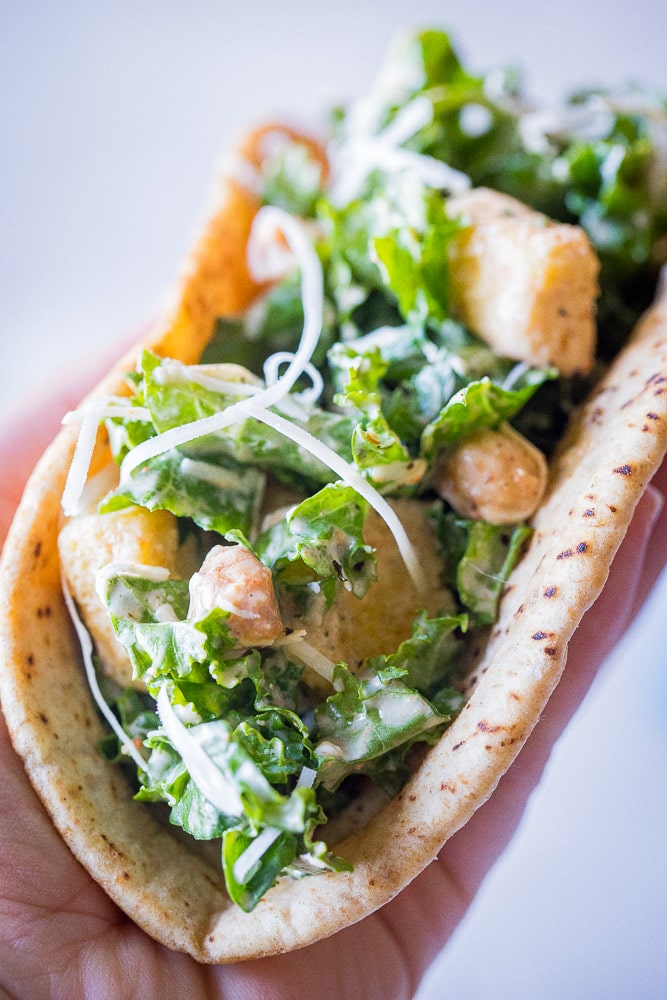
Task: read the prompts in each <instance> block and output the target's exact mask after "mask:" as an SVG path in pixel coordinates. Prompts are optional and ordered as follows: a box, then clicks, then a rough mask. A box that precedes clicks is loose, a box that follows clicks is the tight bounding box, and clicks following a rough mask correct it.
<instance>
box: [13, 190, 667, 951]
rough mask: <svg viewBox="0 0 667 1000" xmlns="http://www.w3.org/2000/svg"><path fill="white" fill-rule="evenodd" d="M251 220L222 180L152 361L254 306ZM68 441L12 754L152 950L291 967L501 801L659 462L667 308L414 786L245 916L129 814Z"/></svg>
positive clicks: (38, 496)
mask: <svg viewBox="0 0 667 1000" xmlns="http://www.w3.org/2000/svg"><path fill="white" fill-rule="evenodd" d="M255 209H256V202H255V200H254V198H253V197H252V196H251V195H249V194H248V193H247V192H246V191H244V189H243V188H242V187H240V186H239V185H238V184H236V183H235V182H233V181H229V180H228V181H226V182H225V183H224V185H223V191H222V193H221V200H220V207H218V209H217V210H216V211H215V212H214V214H213V215H212V217H211V221H210V222H209V224H208V225H207V227H206V229H205V232H204V235H203V237H202V239H201V241H200V242H199V245H198V246H197V248H196V251H195V253H194V256H193V258H192V261H191V264H190V267H189V270H188V272H187V273H186V275H185V276H184V278H183V280H182V282H181V286H180V290H179V295H178V299H177V303H176V306H175V308H174V309H173V310H172V313H171V316H170V318H169V320H168V321H167V322H166V323H165V324H164V325H163V327H162V328H161V330H159V331H157V332H156V333H155V334H154V335H153V336H152V337H151V338H150V340H149V344H150V346H151V347H152V348H153V349H156V350H158V351H159V352H160V353H164V354H167V355H170V356H173V357H176V358H179V359H181V360H183V361H185V362H191V361H194V360H195V359H197V358H198V356H199V354H200V352H201V350H202V349H203V347H204V345H205V343H206V340H207V337H208V335H209V332H210V330H211V329H212V324H213V320H214V318H215V317H216V316H217V315H219V314H225V313H233V312H235V311H237V310H239V309H241V308H243V307H244V306H245V305H247V304H248V302H249V301H250V300H251V299H252V297H253V295H254V294H255V293H256V291H257V289H256V287H255V286H254V284H253V282H252V280H251V279H250V276H249V274H248V272H247V270H246V267H245V263H244V260H245V257H244V247H245V242H246V240H247V236H248V232H249V227H250V223H251V219H252V216H253V213H254V211H255ZM134 359H135V353H134V352H133V353H132V354H131V355H129V356H127V357H125V358H124V359H122V361H121V363H120V364H119V365H118V366H117V367H116V369H115V370H114V371H113V372H112V373H111V374H110V376H109V377H108V378H107V379H105V381H104V382H103V383H102V385H100V386H99V387H98V389H97V390H96V393H97V394H99V393H108V392H110V391H114V392H117V391H118V386H119V384H120V376H121V373H122V372H123V371H126V370H127V368H128V367H129V366H131V365H132V364H133V363H134ZM75 436H76V431H75V429H74V428H71V427H68V428H65V429H64V430H63V431H62V432H61V433H60V434H59V436H58V437H57V438H56V440H55V441H54V443H53V444H52V446H51V447H50V448H49V450H48V451H47V452H46V454H45V455H44V457H43V459H42V460H41V462H40V463H39V465H38V466H37V468H36V470H35V472H34V474H33V476H32V478H31V479H30V482H29V484H28V486H27V488H26V491H25V495H24V497H23V500H22V502H21V505H20V507H19V510H18V512H17V515H16V518H15V521H14V524H13V526H12V529H11V532H10V535H9V537H8V539H7V542H6V545H5V548H4V552H3V556H2V577H1V581H2V582H1V585H0V649H1V656H2V665H1V669H0V694H1V697H2V705H3V709H4V712H5V715H6V717H7V722H8V725H9V728H10V731H11V734H12V739H13V742H14V745H15V747H16V749H17V751H18V753H19V754H20V755H21V756H22V757H23V759H24V761H25V765H26V769H27V771H28V774H29V776H30V779H31V781H32V783H33V785H34V786H35V788H36V790H37V792H38V794H39V795H40V797H41V798H42V801H43V802H44V804H45V806H46V808H47V810H48V811H49V813H50V815H51V817H52V819H53V822H54V824H55V825H56V827H57V828H58V830H59V831H60V833H61V835H62V836H63V838H64V839H65V840H66V842H67V843H68V845H69V846H70V848H71V850H72V851H73V853H74V854H75V856H76V857H77V858H78V859H79V860H80V862H81V863H82V864H83V865H84V866H85V867H86V868H87V869H88V871H89V872H90V873H91V875H92V876H93V878H94V879H96V881H98V882H99V883H100V884H101V885H102V886H103V887H104V888H105V890H106V891H107V893H108V894H109V895H110V896H111V898H112V899H114V900H115V901H116V902H117V903H118V905H119V906H120V907H121V908H122V909H123V910H124V911H125V912H126V913H127V914H128V915H129V916H130V917H131V918H132V919H133V920H134V921H135V922H136V923H137V924H138V925H139V926H141V927H142V928H144V929H145V930H146V931H147V932H148V933H149V934H150V935H151V936H153V937H154V938H156V939H157V940H158V941H161V942H162V943H164V944H165V945H167V946H168V947H170V948H173V949H177V950H181V951H185V952H189V953H190V954H191V955H192V956H194V958H196V959H197V960H199V961H201V962H209V963H219V962H229V961H233V960H237V959H245V958H250V957H258V956H261V955H269V954H272V953H276V952H283V951H287V950H290V949H293V948H298V947H301V946H303V945H306V944H308V943H310V942H313V941H315V940H317V939H319V938H322V937H325V936H327V935H330V934H333V933H334V932H335V931H337V930H339V929H341V928H343V927H344V926H346V925H348V924H351V923H353V922H354V921H356V920H359V919H361V918H362V917H364V916H366V915H367V914H368V913H370V912H371V911H373V910H374V909H376V908H377V907H380V906H382V905H383V904H384V903H386V902H387V901H388V900H389V899H391V898H392V897H393V896H394V895H395V894H396V893H398V892H399V891H400V890H401V889H402V888H404V887H405V886H406V885H407V884H408V883H409V882H410V881H411V880H412V879H413V878H415V876H416V875H418V874H419V872H420V871H422V869H424V868H425V867H426V866H427V865H428V864H429V862H430V861H431V860H432V859H433V858H434V857H435V856H436V854H437V853H438V851H439V850H440V848H441V847H442V845H443V844H444V842H445V841H446V840H447V839H448V838H449V837H450V836H451V835H452V834H453V833H454V832H455V831H456V830H458V829H459V828H460V827H461V826H462V825H463V824H464V823H465V822H466V821H467V820H468V819H469V818H470V816H471V815H472V814H473V812H474V811H475V810H476V809H477V808H478V807H479V806H480V805H481V804H482V803H483V802H484V801H485V800H486V799H487V797H488V796H489V795H490V794H491V793H492V791H493V789H494V788H495V786H496V784H497V783H498V781H499V779H500V777H501V775H502V774H503V773H504V772H505V771H506V770H507V768H508V767H509V766H510V764H511V763H512V761H513V760H514V758H515V757H516V755H517V753H518V752H519V750H520V748H521V746H522V745H523V743H524V742H525V740H526V739H527V737H528V736H529V734H530V731H531V730H532V728H533V727H534V726H535V724H536V723H537V721H538V720H539V717H540V713H541V712H542V710H543V708H544V706H545V704H546V702H547V700H548V698H549V695H550V693H551V692H552V690H553V689H554V687H555V685H556V684H557V682H558V679H559V677H560V675H561V672H562V670H563V668H564V666H565V662H566V657H567V645H568V642H569V640H570V638H571V637H572V635H573V633H574V631H575V629H576V627H577V625H578V623H579V621H580V620H581V617H582V615H583V614H584V612H585V611H586V609H587V608H588V607H590V605H591V604H592V603H593V602H594V601H595V599H596V597H597V596H598V594H599V593H600V591H601V589H602V587H603V585H604V582H605V580H606V577H607V574H608V571H609V567H610V565H611V562H612V560H613V558H614V554H615V552H616V550H617V549H618V546H619V545H620V543H621V540H622V539H623V536H624V534H625V532H626V529H627V527H628V525H629V523H630V520H631V518H632V515H633V511H634V509H635V507H636V504H637V502H638V500H639V498H640V496H641V494H642V491H643V490H644V488H645V487H646V485H647V483H648V482H649V480H650V478H651V476H652V474H653V472H654V471H655V469H656V468H657V466H658V465H659V463H660V461H661V459H662V456H663V454H664V452H665V448H666V447H667V296H665V295H662V296H661V297H660V298H659V299H658V301H657V302H656V304H655V305H654V307H653V308H652V309H651V310H650V312H649V313H648V314H647V316H646V317H645V318H644V320H643V321H642V322H641V323H640V324H639V327H638V329H637V330H636V332H635V334H634V336H633V338H632V340H631V342H630V343H629V345H628V346H627V348H626V349H625V350H624V351H623V353H622V354H621V355H620V356H619V357H618V358H617V360H616V361H615V363H614V365H613V366H612V368H611V369H610V371H609V372H608V374H607V376H606V377H605V378H604V380H603V381H602V382H601V383H600V384H599V386H598V388H597V389H596V391H595V393H594V395H593V396H592V398H591V399H590V400H589V401H588V402H587V404H586V405H585V406H584V407H583V408H582V409H581V410H580V411H579V412H578V413H577V415H576V416H575V419H574V420H573V422H572V424H571V426H570V428H569V431H568V433H567V436H566V439H565V441H564V442H563V444H562V447H561V449H560V451H559V453H558V455H557V456H556V458H555V460H554V462H553V465H552V470H551V478H550V485H549V488H548V492H547V496H546V498H545V501H544V503H543V504H542V506H541V508H540V510H539V511H538V513H537V515H536V517H535V519H534V526H535V534H534V537H533V538H532V541H531V544H530V547H529V549H528V551H527V554H526V555H525V557H524V558H523V560H522V562H521V563H520V565H519V567H518V569H517V570H516V571H515V572H514V574H513V576H512V578H511V584H510V586H508V587H507V588H506V592H505V594H504V597H503V600H502V606H501V614H500V619H499V621H498V623H497V625H496V626H495V628H494V630H493V632H492V635H491V637H490V641H489V643H488V646H487V648H486V649H485V651H484V652H483V654H482V655H481V657H480V660H479V662H478V664H477V666H476V669H475V673H474V677H473V678H472V681H471V697H470V700H469V702H468V704H467V706H466V708H465V709H464V711H463V712H462V713H461V715H460V716H459V717H458V719H457V720H456V721H455V722H454V723H453V724H452V725H451V727H450V728H449V729H448V730H447V731H446V732H445V734H444V735H443V736H442V738H441V739H440V741H439V743H437V744H436V745H435V746H433V747H432V748H431V749H430V750H429V751H428V753H427V754H426V755H425V757H424V760H423V763H422V764H421V765H420V767H419V769H418V770H417V772H416V773H415V774H414V776H413V777H412V778H411V780H410V781H409V783H408V785H407V786H406V787H405V788H404V790H403V791H402V792H401V793H400V794H399V795H398V796H397V797H396V798H395V799H393V800H391V801H389V802H385V803H384V804H382V805H381V807H380V808H379V811H377V810H376V811H375V812H372V810H371V815H370V817H365V818H366V819H367V822H365V824H362V825H359V824H358V823H357V824H356V829H354V830H353V832H351V833H349V835H347V836H346V837H345V839H344V840H343V841H342V842H340V843H339V844H338V845H337V848H336V850H337V853H339V854H340V855H342V856H343V857H345V858H346V859H347V860H349V861H350V862H351V863H352V864H353V866H354V870H353V871H352V872H350V873H337V874H332V873H327V874H323V875H321V876H318V877H317V878H306V879H302V880H300V881H291V880H286V879H283V880H281V881H280V882H279V884H278V885H276V886H275V887H274V888H273V889H271V890H270V892H269V893H268V894H267V896H266V897H265V898H264V899H263V900H262V901H261V902H260V903H259V905H258V906H257V907H256V909H255V910H254V911H253V912H252V913H251V914H246V913H243V912H241V911H240V910H239V909H237V908H236V907H235V906H234V905H233V904H232V903H231V902H230V901H229V899H228V897H227V895H226V893H225V890H224V884H223V880H222V876H221V873H220V870H219V866H218V864H217V863H216V862H215V860H209V859H208V858H207V856H206V855H205V854H203V853H201V851H200V850H199V848H198V846H197V845H196V843H195V842H191V843H187V842H186V841H185V840H184V838H183V837H182V835H180V834H179V832H178V831H177V830H175V829H174V828H169V827H168V826H166V825H164V824H162V823H161V822H160V819H159V818H158V814H159V807H156V806H153V805H147V804H144V803H140V802H135V801H134V800H133V798H132V789H131V787H130V785H129V783H128V782H126V780H125V778H124V776H123V773H122V771H121V770H120V769H119V768H117V767H114V766H110V765H109V764H108V763H106V762H105V761H104V760H103V759H102V757H101V756H100V755H99V754H98V752H97V749H96V744H97V741H98V739H99V738H100V737H102V735H103V732H104V730H103V728H102V725H101V723H100V721H99V718H98V714H97V711H96V708H95V705H94V703H93V700H92V697H91V695H90V692H89V689H88V685H87V682H86V679H85V676H84V672H83V670H82V666H81V661H80V651H79V646H78V641H77V639H76V637H75V634H74V632H73V629H72V626H71V623H70V620H69V616H68V614H67V611H66V608H65V604H64V601H63V597H62V593H61V587H60V577H59V567H58V554H57V536H58V530H59V527H60V523H61V509H60V498H61V494H62V491H63V487H64V483H65V478H66V474H67V470H68V467H69V463H70V460H71V456H72V452H73V448H74V443H75ZM99 448H100V452H101V453H103V451H104V442H103V441H102V440H101V442H100V445H99ZM359 808H360V810H362V809H363V803H361V805H360V807H359Z"/></svg>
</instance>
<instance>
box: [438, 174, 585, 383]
mask: <svg viewBox="0 0 667 1000" xmlns="http://www.w3.org/2000/svg"><path fill="white" fill-rule="evenodd" d="M448 212H449V214H450V215H451V217H452V218H454V217H460V218H461V219H462V221H463V222H464V223H467V225H466V227H465V229H464V230H463V231H462V232H461V234H460V235H459V236H458V238H457V239H456V240H455V241H454V242H453V245H452V248H451V251H450V260H449V263H450V280H451V296H452V310H453V312H454V313H455V315H457V317H458V318H459V319H460V320H461V321H462V322H463V323H465V324H466V326H468V327H469V328H470V329H471V330H472V331H473V332H474V333H476V334H477V335H478V336H479V337H481V338H482V339H483V340H485V341H486V342H487V343H488V344H490V345H491V347H493V349H494V350H495V351H496V353H498V354H500V355H503V356H505V357H508V358H514V359H516V360H517V361H525V362H527V363H528V364H531V365H554V366H555V367H556V368H558V370H559V371H560V373H561V374H562V375H568V376H569V375H574V374H576V373H582V374H584V373H586V372H588V371H590V368H591V366H592V364H593V358H594V354H595V300H596V297H597V293H598V284H597V277H598V271H599V263H598V259H597V257H596V255H595V252H594V251H593V249H592V247H591V245H590V243H589V241H588V237H587V236H586V234H585V232H584V231H583V229H581V228H580V227H579V226H571V225H566V224H563V223H556V222H553V221H552V220H550V219H548V218H547V217H546V216H545V215H542V214H541V213H539V212H535V211H533V209H530V208H528V207H527V206H525V205H523V204H522V203H521V202H519V201H517V200H516V199H515V198H511V197H509V196H508V195H504V194H499V193H498V192H497V191H491V190H489V189H488V188H472V189H471V190H469V191H466V192H464V193H463V194H459V195H456V196H454V197H452V198H450V199H449V201H448Z"/></svg>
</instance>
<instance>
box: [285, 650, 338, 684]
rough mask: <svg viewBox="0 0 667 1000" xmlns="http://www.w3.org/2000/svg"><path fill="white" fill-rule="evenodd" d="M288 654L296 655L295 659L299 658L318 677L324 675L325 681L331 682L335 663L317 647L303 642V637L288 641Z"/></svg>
mask: <svg viewBox="0 0 667 1000" xmlns="http://www.w3.org/2000/svg"><path fill="white" fill-rule="evenodd" d="M290 655H291V656H296V658H297V660H301V662H302V663H305V665H306V666H307V667H310V668H311V669H312V670H314V671H315V672H316V673H318V674H319V675H320V677H324V679H325V680H326V681H329V683H330V684H333V672H334V667H335V666H336V664H335V663H334V662H333V660H330V659H329V657H328V656H325V655H324V653H320V651H319V650H318V649H314V647H313V646H311V645H310V643H308V642H304V641H303V639H301V640H300V641H299V642H294V643H290Z"/></svg>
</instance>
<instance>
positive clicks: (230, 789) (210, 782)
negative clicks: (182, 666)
mask: <svg viewBox="0 0 667 1000" xmlns="http://www.w3.org/2000/svg"><path fill="white" fill-rule="evenodd" d="M157 710H158V715H159V716H160V722H161V723H162V725H163V727H164V731H165V732H166V734H167V736H168V737H169V739H170V740H171V743H172V744H173V747H174V749H175V750H176V751H177V752H178V753H179V754H180V755H181V757H182V759H183V763H184V764H185V766H186V768H187V769H188V772H189V774H190V777H191V778H192V780H193V781H194V783H195V785H196V786H197V788H198V789H199V790H200V792H201V793H202V795H204V796H205V797H206V798H207V799H208V801H209V802H210V803H211V804H212V805H214V806H215V807H216V809H219V810H220V812H223V813H226V814H227V815H228V816H241V815H242V814H243V803H242V801H241V797H240V795H239V794H238V792H237V790H236V788H235V787H234V785H233V784H232V783H231V782H230V781H228V780H227V779H226V778H225V776H224V774H223V773H222V771H221V770H220V769H219V768H218V767H216V766H215V764H214V763H213V761H212V760H211V758H210V757H209V755H208V754H207V753H206V751H205V750H204V748H203V747H202V746H201V745H200V744H199V743H198V742H197V740H196V739H194V738H193V737H192V736H191V735H190V732H189V731H188V729H187V728H186V727H185V726H184V725H183V723H182V722H181V720H180V719H179V718H178V716H177V715H176V712H175V711H174V709H173V707H172V705H171V702H170V701H169V695H168V694H167V689H166V687H164V686H162V687H161V688H160V691H159V694H158V696H157Z"/></svg>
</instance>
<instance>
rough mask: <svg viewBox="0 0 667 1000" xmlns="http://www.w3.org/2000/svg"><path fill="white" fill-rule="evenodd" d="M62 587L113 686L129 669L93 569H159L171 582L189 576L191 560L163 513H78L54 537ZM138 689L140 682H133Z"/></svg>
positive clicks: (128, 678) (127, 679) (129, 510)
mask: <svg viewBox="0 0 667 1000" xmlns="http://www.w3.org/2000/svg"><path fill="white" fill-rule="evenodd" d="M58 548H59V551H60V563H61V567H62V572H63V574H64V576H65V579H66V581H67V585H68V587H69V589H70V591H71V593H72V596H73V598H74V600H75V601H76V603H77V605H78V607H79V610H80V613H81V615H82V617H83V619H84V621H85V622H86V627H87V628H88V630H89V632H90V634H91V636H92V637H93V641H94V643H95V648H96V652H97V654H98V656H99V658H100V661H101V666H102V669H103V671H104V672H105V673H106V674H107V675H108V676H109V677H111V678H112V679H113V680H115V681H116V682H117V683H118V684H121V685H122V686H126V685H128V684H130V683H132V665H131V663H130V659H129V657H128V655H127V653H126V651H125V648H124V647H123V646H122V645H121V644H120V643H119V642H118V641H117V639H116V636H115V633H114V630H113V625H112V623H111V619H110V617H109V613H108V611H107V609H106V607H105V606H104V604H103V603H102V601H101V600H100V598H99V596H98V594H97V592H96V590H95V577H96V575H97V571H98V570H100V569H102V567H103V566H107V565H108V564H109V563H114V562H123V563H139V564H142V565H146V566H161V567H164V568H165V569H168V570H169V572H170V574H171V575H172V576H174V577H175V578H177V579H180V578H183V577H189V576H190V574H191V573H192V571H193V570H194V568H195V566H194V565H193V562H194V563H196V557H195V554H194V552H191V551H190V548H189V546H187V545H183V546H182V545H180V544H179V537H178V525H177V520H176V518H175V517H174V515H173V514H170V513H169V511H166V510H155V511H149V510H145V509H144V508H143V507H128V508H127V509H125V510H120V511H114V512H112V513H109V514H80V515H79V516H77V517H73V518H71V519H70V520H69V521H67V522H66V523H65V525H64V526H63V528H62V530H61V532H60V536H59V539H58ZM134 686H136V687H142V686H143V685H141V683H140V682H136V683H135V684H134Z"/></svg>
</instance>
